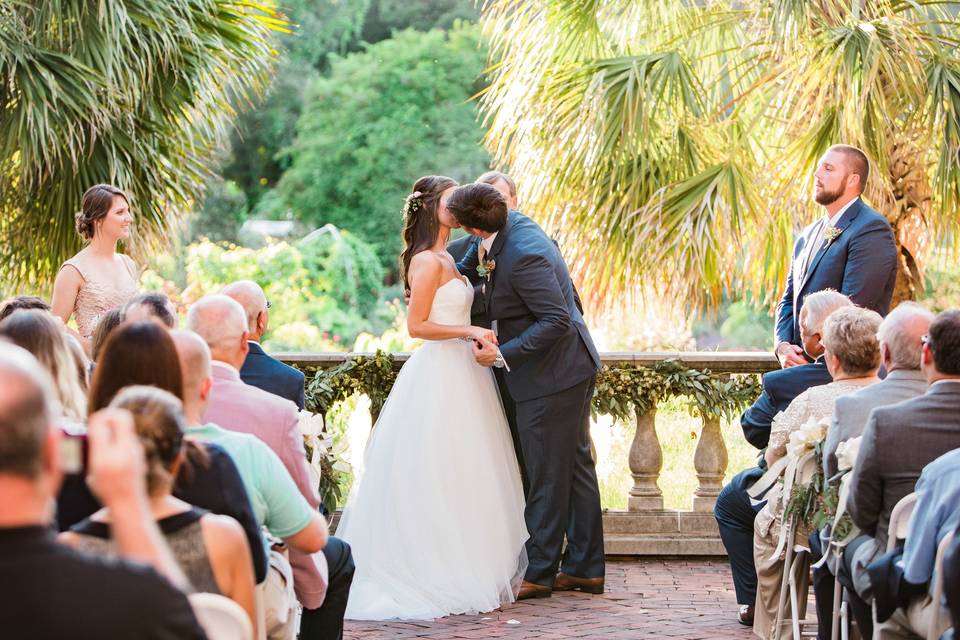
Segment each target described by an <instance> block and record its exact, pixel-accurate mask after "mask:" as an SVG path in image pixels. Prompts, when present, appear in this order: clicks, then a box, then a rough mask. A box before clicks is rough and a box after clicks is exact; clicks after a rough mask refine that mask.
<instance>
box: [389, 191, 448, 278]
mask: <svg viewBox="0 0 960 640" xmlns="http://www.w3.org/2000/svg"><path fill="white" fill-rule="evenodd" d="M455 186H457V182H456V181H455V180H454V179H453V178H448V177H446V176H424V177H422V178H420V179H419V180H417V181H416V182H414V183H413V191H412V192H411V193H410V195H409V196H407V199H406V201H405V203H404V206H403V251H402V252H401V253H400V278H401V279H402V280H403V290H404V292H405V293H406V294H408V295H409V294H410V283H409V282H407V271H409V270H410V261H411V260H413V256H415V255H416V254H418V253H420V252H421V251H424V250H426V249H429V248H430V247H432V246H433V245H434V243H436V241H437V235H438V234H439V233H440V222H439V221H438V220H437V207H438V206H439V205H440V196H442V195H443V192H444V191H446V190H447V189H449V188H450V187H455Z"/></svg>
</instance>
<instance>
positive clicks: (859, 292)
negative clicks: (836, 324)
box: [776, 198, 897, 345]
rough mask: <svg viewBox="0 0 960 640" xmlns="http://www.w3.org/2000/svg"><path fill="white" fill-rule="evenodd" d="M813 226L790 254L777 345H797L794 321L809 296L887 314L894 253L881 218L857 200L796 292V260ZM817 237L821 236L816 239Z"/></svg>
mask: <svg viewBox="0 0 960 640" xmlns="http://www.w3.org/2000/svg"><path fill="white" fill-rule="evenodd" d="M817 224H818V222H814V223H813V224H811V225H809V226H807V227H806V228H805V229H804V230H803V232H802V233H801V234H800V237H799V238H798V239H797V242H796V244H795V245H794V248H793V260H792V261H791V262H790V272H789V273H788V274H787V286H786V289H785V290H784V292H783V297H782V298H781V300H780V303H779V304H778V305H777V327H776V336H777V342H778V343H779V342H784V341H786V342H789V343H791V344H796V345H799V344H800V327H799V324H798V323H799V317H800V309H801V308H802V307H803V301H804V299H805V298H806V297H807V296H808V295H809V294H811V293H814V292H816V291H822V290H824V289H836V290H837V291H839V292H840V293H842V294H844V295H845V296H847V297H848V298H850V299H851V300H852V301H853V302H854V303H855V304H858V305H860V306H861V307H866V308H867V309H873V310H874V311H876V312H877V313H879V314H880V315H882V316H885V315H887V311H888V310H889V309H890V299H891V298H892V297H893V286H894V284H895V282H896V279H897V247H896V243H895V242H894V239H893V230H892V229H891V228H890V223H889V222H887V220H886V218H884V217H883V216H882V215H880V214H879V213H877V212H876V211H874V210H873V209H871V208H870V207H868V206H867V205H866V204H865V203H864V202H863V200H860V199H859V198H858V199H857V200H855V201H854V203H853V204H852V205H850V207H849V208H848V209H847V210H846V211H845V212H844V213H843V215H842V216H840V219H839V220H838V221H837V225H836V227H837V229H840V230H842V232H841V234H840V236H839V237H837V238H836V239H835V240H833V241H832V242H829V243H826V246H821V248H820V250H819V251H817V253H816V254H814V256H813V257H811V258H810V263H809V267H808V268H807V270H806V274H805V275H804V277H803V280H802V282H801V284H800V286H799V287H798V286H795V282H794V270H795V269H800V268H802V265H800V264H798V258H799V257H801V256H802V255H803V254H804V248H805V247H806V246H807V245H808V244H809V243H810V242H812V241H813V237H814V235H815V233H816V230H817ZM821 237H822V236H821Z"/></svg>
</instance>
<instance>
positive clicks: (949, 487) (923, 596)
mask: <svg viewBox="0 0 960 640" xmlns="http://www.w3.org/2000/svg"><path fill="white" fill-rule="evenodd" d="M916 493H917V506H916V507H915V508H914V511H913V521H912V522H913V524H912V525H911V527H910V534H909V535H908V536H907V541H906V544H905V545H904V548H903V581H904V582H906V584H899V585H891V586H892V587H894V592H899V593H900V594H901V597H900V601H901V602H902V603H903V605H904V606H903V608H899V609H897V611H896V612H895V613H894V614H893V616H892V617H891V618H890V619H889V620H887V621H886V622H883V618H885V616H884V615H882V614H881V613H880V612H879V610H878V620H880V621H881V624H880V627H879V629H878V631H879V637H880V638H913V637H915V636H921V637H927V631H928V629H929V628H930V623H931V621H932V618H933V617H934V616H935V615H937V614H938V613H939V609H940V606H941V604H940V603H939V602H933V600H932V598H931V597H930V593H932V590H933V580H932V577H933V570H934V565H935V562H936V558H937V547H938V546H939V544H940V541H941V540H943V538H944V537H945V536H946V535H947V534H948V533H950V532H951V531H954V530H956V528H957V526H958V525H960V508H958V507H960V449H955V450H953V451H951V452H950V453H946V454H944V455H942V456H940V457H939V458H937V459H936V460H934V461H933V462H931V463H930V464H928V465H927V466H926V467H925V468H924V470H923V473H922V474H920V480H918V481H917V491H916ZM875 591H879V585H878V586H877V589H875ZM928 591H929V592H930V593H928ZM908 594H910V595H912V596H913V597H910V595H908ZM904 600H908V602H903V601H904ZM878 601H879V600H878ZM940 622H941V625H940V626H941V627H942V628H938V629H937V637H939V634H941V633H942V632H943V631H945V627H946V624H947V620H946V617H945V616H944V617H941V618H940Z"/></svg>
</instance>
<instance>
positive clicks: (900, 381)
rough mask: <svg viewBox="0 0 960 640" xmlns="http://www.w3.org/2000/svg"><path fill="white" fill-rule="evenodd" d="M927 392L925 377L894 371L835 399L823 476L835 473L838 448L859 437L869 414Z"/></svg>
mask: <svg viewBox="0 0 960 640" xmlns="http://www.w3.org/2000/svg"><path fill="white" fill-rule="evenodd" d="M788 371H789V369H788ZM926 390H927V378H926V377H925V376H924V375H923V373H921V372H920V371H912V370H909V369H906V370H905V369H894V370H893V371H891V372H890V373H888V374H887V377H886V378H884V379H883V380H881V381H880V382H877V383H876V384H872V385H870V386H868V387H864V388H863V389H861V390H860V391H855V392H854V393H851V394H848V395H845V396H842V397H840V398H837V402H836V404H835V405H834V406H833V417H832V418H831V420H830V426H829V428H828V429H827V438H826V442H825V444H824V451H823V468H824V473H826V476H827V477H828V478H830V477H833V475H834V474H836V473H837V445H839V444H840V443H841V442H843V441H844V440H849V439H850V438H856V437H858V436H860V435H862V434H863V429H864V427H866V425H867V419H868V418H869V417H870V412H871V411H873V410H874V409H875V408H877V407H884V406H887V405H891V404H896V403H898V402H902V401H904V400H909V399H910V398H916V397H917V396H919V395H923V393H924V392H925V391H926Z"/></svg>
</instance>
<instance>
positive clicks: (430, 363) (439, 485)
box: [337, 340, 527, 620]
mask: <svg viewBox="0 0 960 640" xmlns="http://www.w3.org/2000/svg"><path fill="white" fill-rule="evenodd" d="M523 510H524V500H523V489H522V485H521V482H520V473H519V469H518V467H517V458H516V454H515V453H514V450H513V442H512V440H511V437H510V430H509V427H508V426H507V421H506V418H505V416H504V413H503V406H502V404H501V402H500V398H499V396H498V393H497V388H496V384H495V382H494V378H493V374H492V373H491V371H490V370H489V369H486V368H484V367H481V366H479V365H477V364H476V362H474V360H473V355H472V352H471V347H470V343H468V342H464V341H460V340H449V341H442V342H440V341H438V342H427V343H426V344H424V345H423V346H422V347H421V348H419V349H418V350H417V351H415V352H414V353H413V355H412V356H411V357H410V359H409V360H408V361H407V363H406V364H405V365H404V367H403V369H402V370H401V371H400V374H399V376H398V377H397V381H396V383H395V385H394V387H393V390H392V392H391V393H390V397H389V398H388V399H387V401H386V403H385V405H384V407H383V410H382V411H381V413H380V418H379V420H378V421H377V424H376V426H375V427H374V430H373V433H372V434H371V436H370V440H369V442H368V444H367V449H366V452H365V455H364V467H363V469H362V470H360V473H359V476H358V478H357V482H356V483H355V485H354V490H353V492H352V493H351V496H350V498H349V500H348V502H347V506H346V508H345V509H344V512H343V516H342V518H341V520H340V525H339V527H338V528H337V536H338V537H340V538H342V539H344V540H346V541H347V542H348V543H349V544H350V546H351V548H352V550H353V557H354V562H355V563H356V573H355V575H354V579H353V586H352V587H351V589H350V599H349V603H348V605H347V613H346V617H347V618H349V619H353V620H388V619H395V618H397V619H430V618H437V617H441V616H445V615H449V614H460V613H480V612H485V611H491V610H493V609H496V608H498V607H499V606H500V605H501V604H503V603H507V602H513V601H514V599H515V598H516V593H517V590H518V589H519V586H520V582H521V581H522V578H523V574H524V572H525V571H526V565H527V562H526V554H525V552H524V543H525V542H526V540H527V529H526V525H525V524H524V519H523Z"/></svg>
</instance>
